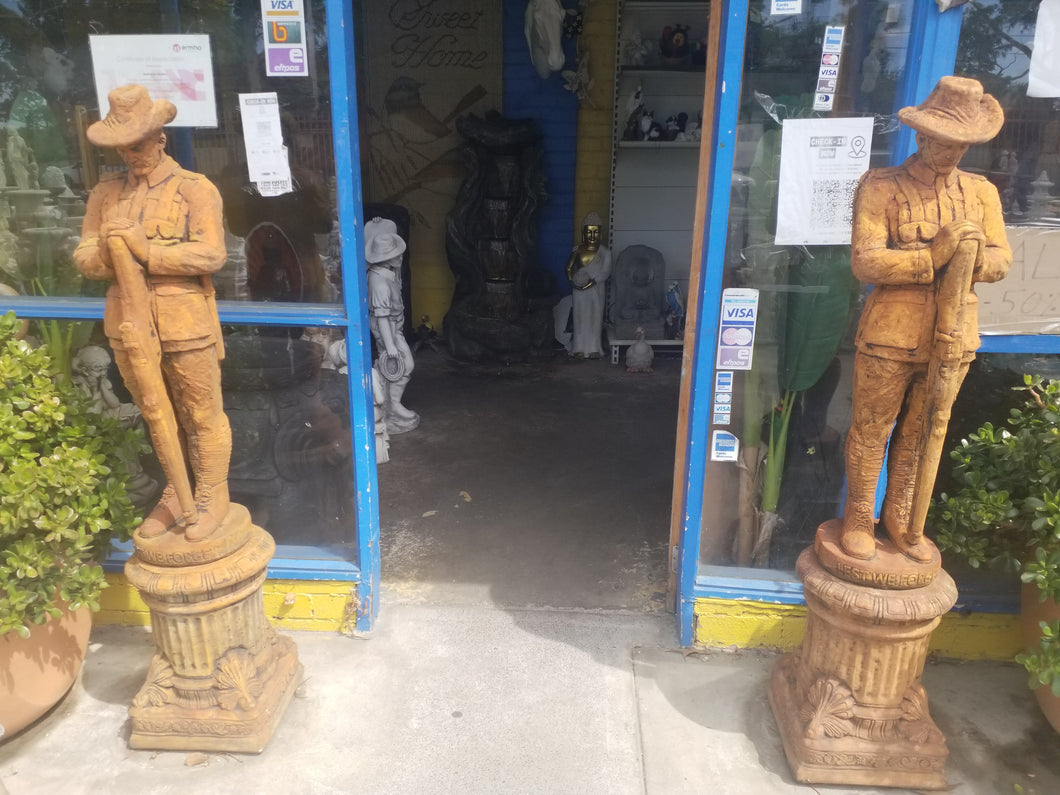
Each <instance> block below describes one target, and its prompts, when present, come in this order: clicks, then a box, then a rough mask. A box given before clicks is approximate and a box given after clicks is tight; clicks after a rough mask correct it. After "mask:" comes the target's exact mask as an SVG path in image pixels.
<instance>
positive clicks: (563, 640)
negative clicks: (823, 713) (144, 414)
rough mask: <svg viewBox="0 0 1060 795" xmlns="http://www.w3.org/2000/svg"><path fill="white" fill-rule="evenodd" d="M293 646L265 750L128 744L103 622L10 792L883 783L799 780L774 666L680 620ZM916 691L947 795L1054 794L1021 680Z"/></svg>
mask: <svg viewBox="0 0 1060 795" xmlns="http://www.w3.org/2000/svg"><path fill="white" fill-rule="evenodd" d="M290 634H291V635H292V636H293V637H294V638H295V640H296V642H297V644H298V648H299V652H300V655H301V659H302V661H303V663H304V665H305V679H304V682H303V684H302V686H301V687H300V688H299V690H298V693H297V695H296V698H295V699H294V700H293V701H292V703H291V705H290V707H289V708H288V710H287V713H286V715H285V716H284V719H283V721H282V723H281V724H280V727H279V729H278V730H277V733H276V735H275V736H274V737H273V739H272V741H271V743H270V745H269V747H268V748H267V749H266V751H265V752H264V753H263V754H261V755H259V756H235V755H227V754H206V755H203V754H188V753H176V752H157V753H156V752H149V751H131V750H129V749H128V748H127V746H126V738H127V736H128V731H129V729H128V724H127V715H126V709H127V707H128V704H129V702H130V701H131V699H132V697H133V695H134V693H135V692H136V690H137V689H138V688H139V686H140V684H141V683H142V682H143V680H144V676H145V674H146V668H147V663H148V660H149V658H150V656H151V651H152V641H151V637H150V635H149V634H148V633H147V632H146V631H143V630H136V629H124V628H112V627H107V628H100V629H97V630H96V631H95V632H94V633H93V636H92V643H91V647H90V653H89V657H88V660H87V662H86V665H85V668H84V672H83V674H82V677H81V679H80V680H79V682H78V683H77V684H76V685H75V686H74V689H73V690H72V691H71V693H70V694H69V695H68V696H67V698H66V699H65V700H64V701H63V702H62V703H61V704H60V705H59V706H58V707H57V708H56V709H55V710H54V711H53V712H52V713H51V714H50V715H48V716H46V717H45V718H44V719H43V720H42V721H40V722H39V723H38V724H37V725H35V726H34V727H32V728H30V729H29V730H27V731H26V732H24V733H23V734H21V735H20V736H18V737H15V738H12V739H10V740H9V741H8V742H6V743H4V744H3V745H0V793H2V792H4V791H5V788H6V792H7V793H9V794H10V795H42V794H45V793H62V795H74V794H75V793H138V794H139V793H196V794H197V795H198V794H199V793H203V794H205V793H231V792H242V793H346V792H356V793H462V794H463V793H575V794H576V795H588V794H589V793H608V795H611V794H615V795H617V794H619V793H645V792H646V793H652V794H653V795H654V794H655V793H659V794H660V795H662V794H663V793H665V794H666V795H670V794H671V793H698V794H702V793H748V795H750V794H751V793H754V795H760V794H762V793H790V792H807V793H810V792H830V793H845V792H872V791H874V790H870V789H845V788H841V787H839V788H837V787H817V788H813V787H806V786H800V785H797V784H795V783H794V781H793V780H792V778H791V774H790V772H789V771H788V767H787V764H786V762H785V760H784V754H783V750H782V748H781V744H780V739H779V735H778V733H777V730H776V727H775V725H774V722H773V718H772V715H771V713H770V711H769V706H768V703H767V701H766V683H767V680H768V677H769V671H770V668H771V666H772V664H773V662H774V660H775V659H776V657H775V655H772V654H764V653H752V652H742V653H741V652H736V653H729V652H720V651H719V652H711V653H709V654H688V655H685V654H682V652H681V650H680V649H678V648H677V647H676V641H675V635H674V631H673V620H672V618H671V617H670V616H665V615H656V614H632V613H620V612H589V611H561V610H516V609H507V610H501V609H496V608H489V607H460V606H445V607H440V606H428V605H409V604H389V605H386V606H385V610H384V612H383V615H382V619H381V622H380V626H379V629H378V630H377V631H376V632H375V633H374V635H373V637H372V638H370V639H368V640H353V639H349V638H345V637H341V636H338V635H331V634H323V633H290ZM925 684H926V686H927V689H928V694H929V696H930V697H931V708H932V714H933V715H934V717H935V719H936V722H937V723H938V724H939V726H940V728H941V729H942V730H943V732H944V733H945V734H946V736H947V738H948V741H949V746H950V754H951V755H950V763H949V767H948V771H947V773H948V777H949V780H950V782H951V783H952V784H953V789H952V790H951V791H953V792H957V793H975V794H976V795H978V794H979V793H982V794H983V795H988V794H989V795H995V794H996V793H1018V792H1023V793H1028V794H1030V793H1041V794H1042V795H1044V794H1045V793H1056V792H1060V738H1058V737H1057V735H1056V734H1055V733H1054V732H1053V731H1052V730H1051V729H1050V728H1049V726H1048V724H1046V723H1045V721H1044V720H1043V719H1042V718H1041V717H1040V716H1039V713H1038V712H1037V708H1036V706H1035V704H1034V701H1033V696H1032V694H1031V693H1030V691H1028V690H1027V688H1026V684H1025V676H1024V673H1023V670H1022V669H1021V668H1017V667H1015V666H1011V665H1001V664H996V663H963V664H962V663H946V662H942V663H933V664H931V665H930V666H929V669H928V671H927V673H926V675H925ZM193 763H194V764H193ZM885 791H887V792H898V791H897V790H885Z"/></svg>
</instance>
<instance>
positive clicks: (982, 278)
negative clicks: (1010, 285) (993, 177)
mask: <svg viewBox="0 0 1060 795" xmlns="http://www.w3.org/2000/svg"><path fill="white" fill-rule="evenodd" d="M978 193H979V202H980V204H981V205H982V208H983V232H984V234H985V235H986V246H984V247H983V262H982V265H980V267H979V269H978V270H977V271H976V273H975V276H974V279H975V281H977V282H997V281H1000V280H1001V279H1004V278H1005V276H1006V275H1007V274H1008V269H1009V266H1011V265H1012V248H1011V247H1010V246H1009V243H1008V234H1007V233H1006V232H1005V220H1004V214H1003V213H1002V211H1001V199H1000V197H999V196H998V195H997V188H995V187H994V186H993V185H991V184H990V183H989V182H986V181H985V180H984V181H983V182H982V184H981V185H980V187H979V191H978Z"/></svg>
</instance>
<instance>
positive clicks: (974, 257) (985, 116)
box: [841, 77, 1012, 563]
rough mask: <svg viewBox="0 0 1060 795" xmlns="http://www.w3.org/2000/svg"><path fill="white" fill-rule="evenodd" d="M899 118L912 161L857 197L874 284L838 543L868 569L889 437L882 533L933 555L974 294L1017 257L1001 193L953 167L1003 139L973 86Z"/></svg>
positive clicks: (950, 82)
mask: <svg viewBox="0 0 1060 795" xmlns="http://www.w3.org/2000/svg"><path fill="white" fill-rule="evenodd" d="M898 118H899V119H901V120H902V121H903V122H904V123H905V124H908V125H909V126H910V127H912V128H913V129H914V130H916V131H917V136H916V142H917V152H916V153H915V154H913V155H912V156H911V157H910V158H909V159H908V160H906V161H905V163H903V164H902V165H901V166H897V167H894V168H882V169H873V170H872V171H869V172H868V173H867V174H866V175H865V176H864V177H863V178H862V180H861V183H860V184H859V186H858V189H857V192H856V194H855V197H854V228H853V235H852V239H851V265H852V267H853V270H854V274H855V275H856V276H857V277H858V278H859V279H861V280H862V281H863V282H869V283H871V284H873V285H875V287H874V289H873V290H872V292H871V293H870V295H869V298H868V302H867V303H866V305H865V310H864V312H863V313H862V316H861V323H860V325H859V326H858V333H857V354H856V358H855V363H854V387H853V393H854V394H853V400H854V404H853V415H852V419H851V427H850V434H849V436H848V437H847V443H846V476H847V502H846V511H845V515H844V518H843V528H842V535H841V546H842V548H843V551H844V552H845V553H846V554H847V555H850V556H851V557H854V558H859V559H862V560H867V559H870V558H872V557H874V555H875V553H876V541H875V537H874V525H873V514H874V497H875V491H876V482H877V478H878V475H879V473H880V468H881V466H882V463H883V459H884V453H885V450H886V449H887V440H888V437H890V439H891V441H890V452H889V454H888V470H887V494H886V497H885V499H884V503H883V511H882V517H881V518H882V523H883V526H884V528H885V529H886V530H887V534H888V535H889V536H890V538H891V540H892V541H893V542H894V544H895V546H896V547H897V548H898V549H899V550H900V551H901V552H903V553H904V554H905V555H906V556H907V557H908V558H910V559H912V560H913V561H915V562H918V563H926V562H928V561H930V560H931V559H932V556H933V555H934V554H937V552H935V551H934V545H933V544H931V542H930V541H929V540H925V538H924V534H923V533H924V527H923V523H924V516H923V514H924V512H925V511H926V501H927V499H929V498H930V492H931V489H932V487H933V485H934V479H935V472H936V470H937V467H938V460H939V457H940V453H941V444H942V439H943V438H944V435H945V428H946V424H947V422H948V420H949V411H950V406H951V404H952V402H953V398H954V397H955V396H956V393H957V390H958V389H959V388H960V384H961V382H962V381H963V379H964V376H965V375H966V373H967V371H968V364H969V362H970V361H971V360H972V359H973V358H974V355H975V350H976V349H977V348H978V347H979V335H978V325H977V322H976V308H977V299H976V297H975V292H974V290H973V289H972V285H973V283H974V282H994V281H997V280H999V279H1001V278H1002V277H1004V276H1005V274H1006V273H1007V272H1008V268H1009V265H1010V263H1011V261H1012V252H1011V250H1010V249H1009V245H1008V241H1007V239H1006V237H1005V226H1004V220H1003V217H1002V213H1001V202H1000V199H999V197H998V193H997V189H996V188H995V187H994V186H993V185H992V184H991V183H990V182H988V181H987V180H986V179H985V178H983V177H981V176H977V175H975V174H970V173H967V172H964V171H960V170H959V169H958V168H957V164H958V163H959V162H960V160H961V158H962V157H963V156H964V153H965V152H966V151H967V150H968V147H969V146H970V145H972V144H977V143H983V142H985V141H988V140H990V139H991V138H993V137H994V136H995V135H997V133H998V131H999V130H1000V129H1001V125H1002V123H1003V121H1004V115H1003V113H1002V110H1001V106H1000V105H999V104H998V102H997V101H996V100H995V99H994V98H993V97H991V96H990V95H989V94H984V93H983V88H982V86H981V85H980V84H979V83H978V82H977V81H975V80H970V79H967V78H961V77H943V78H942V79H941V80H940V81H939V83H938V85H937V86H936V87H935V89H934V90H933V91H932V92H931V95H930V96H929V97H928V98H927V99H926V100H925V101H924V102H923V103H921V104H920V105H918V106H916V107H907V108H903V109H902V110H900V111H899V112H898ZM896 421H897V424H895V423H896ZM892 427H893V428H894V432H893V434H892V432H891V430H892Z"/></svg>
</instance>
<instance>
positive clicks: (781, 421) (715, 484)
mask: <svg viewBox="0 0 1060 795" xmlns="http://www.w3.org/2000/svg"><path fill="white" fill-rule="evenodd" d="M912 5H913V4H912V3H911V2H908V1H907V2H868V3H856V4H848V3H845V2H841V1H840V0H833V1H832V2H823V3H803V4H802V5H801V10H800V11H798V13H793V14H782V13H771V12H772V11H774V10H779V9H778V8H777V4H770V3H764V2H752V9H751V13H750V15H749V22H748V29H747V44H746V52H745V53H744V67H743V79H742V85H741V95H740V96H741V108H740V116H739V123H738V127H737V149H736V163H735V169H734V173H733V180H732V195H731V208H730V214H729V224H728V238H727V242H726V253H725V263H724V276H723V284H722V287H723V290H724V292H723V297H722V314H723V316H724V312H725V309H726V307H730V308H737V309H739V308H740V302H741V300H742V298H743V296H746V295H747V294H748V291H754V293H753V294H754V295H756V296H757V309H756V311H757V319H756V323H755V328H754V341H753V345H751V344H750V342H749V340H748V337H747V335H746V334H744V335H742V336H741V334H740V333H739V330H738V329H736V330H734V331H733V332H732V333H731V334H728V333H727V331H726V329H724V328H723V329H722V330H721V333H720V334H719V349H720V350H723V349H724V348H725V346H726V343H727V342H731V343H732V350H731V351H730V352H729V353H727V354H726V357H730V356H731V358H728V359H721V357H719V361H718V366H717V369H718V371H719V378H731V381H732V392H731V393H730V394H729V395H727V396H728V397H730V401H731V402H730V401H720V402H721V404H722V408H724V406H725V405H726V404H727V405H729V406H731V411H730V410H717V409H716V410H715V411H714V412H712V415H711V424H710V431H709V433H710V439H711V449H712V451H713V450H714V448H715V447H716V446H717V447H718V452H719V453H721V454H720V455H717V456H714V455H713V454H712V455H710V456H708V458H710V459H714V458H716V459H719V460H708V462H707V464H706V476H705V484H704V515H703V518H702V523H701V527H702V528H703V531H702V538H701V545H700V562H701V563H702V564H735V565H739V566H757V567H768V568H779V569H792V568H794V564H795V559H796V557H797V556H798V554H799V553H800V552H801V551H802V550H803V549H804V548H805V547H806V546H807V545H808V544H811V543H812V542H813V537H814V533H815V532H816V530H817V527H818V525H819V524H820V523H821V522H823V521H825V520H827V519H830V518H833V517H836V516H838V515H839V514H840V511H841V505H842V495H843V442H844V439H845V435H846V431H847V428H848V427H849V423H850V389H851V387H850V381H851V377H852V368H853V354H854V346H853V336H854V329H855V328H856V324H857V317H858V313H859V311H860V306H861V303H862V301H863V298H864V294H865V290H864V288H863V287H862V286H861V285H860V284H859V283H858V281H857V280H856V279H855V278H854V277H853V275H852V273H851V270H850V245H849V242H850V234H849V233H850V202H851V199H852V196H853V188H854V185H855V184H856V179H857V174H855V175H854V176H853V177H852V176H851V170H852V169H853V170H857V169H861V170H863V169H864V168H865V167H870V166H871V167H878V166H884V165H887V164H888V161H889V157H890V150H891V147H892V146H893V140H894V138H895V136H894V135H893V133H894V132H895V131H896V130H897V129H898V122H897V119H896V118H895V116H894V112H895V90H896V85H897V84H898V82H899V80H900V79H901V77H902V70H903V68H904V64H905V60H906V46H907V43H908V39H909V20H910V15H911V12H912ZM789 136H790V137H789ZM782 144H783V146H782ZM778 222H779V227H778ZM844 228H845V238H844V237H843V234H842V233H841V232H837V230H842V229H844ZM804 232H805V233H807V235H808V236H806V237H802V235H803V233H804ZM811 233H812V234H811ZM837 235H838V237H837ZM745 357H750V365H751V366H750V368H749V369H747V367H746V365H747V358H745ZM726 361H728V363H726ZM726 371H728V373H729V375H722V374H723V373H725V372H726ZM718 434H721V436H720V437H719V436H718ZM725 434H729V435H731V436H733V437H735V438H736V440H738V449H739V453H738V457H737V459H736V460H732V457H731V456H726V455H724V453H725V450H724V447H723V446H718V445H716V443H715V442H714V440H716V439H718V438H726V437H725Z"/></svg>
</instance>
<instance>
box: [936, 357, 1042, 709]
mask: <svg viewBox="0 0 1060 795" xmlns="http://www.w3.org/2000/svg"><path fill="white" fill-rule="evenodd" d="M1023 380H1024V386H1023V387H1021V389H1024V390H1026V392H1027V395H1028V397H1027V400H1026V401H1025V402H1024V404H1023V406H1022V407H1020V408H1015V409H1012V410H1011V412H1010V414H1011V416H1010V417H1009V420H1008V423H1007V424H1006V426H1005V427H1004V428H995V427H994V426H993V425H992V424H990V423H985V424H984V425H983V426H982V427H981V428H979V430H978V431H977V432H976V433H973V434H970V435H969V436H968V438H967V439H962V440H961V443H960V444H959V445H958V446H957V448H956V449H955V450H953V451H952V452H951V453H950V457H951V459H952V460H953V462H954V465H953V482H954V483H955V484H956V485H957V488H956V489H955V491H954V493H953V494H952V495H950V494H946V493H943V494H940V495H939V496H938V498H937V499H936V500H935V501H934V502H933V503H932V506H931V513H930V514H929V518H928V522H929V526H932V527H934V528H935V529H936V530H937V532H938V535H937V538H936V540H937V542H938V545H939V547H940V548H941V549H942V550H943V551H946V552H951V553H955V554H958V555H961V556H962V557H964V558H965V559H966V560H967V561H968V563H969V564H970V565H971V566H973V567H975V568H978V567H980V566H982V565H984V564H990V565H997V566H1001V567H1004V568H1007V569H1009V570H1011V571H1014V572H1018V573H1019V575H1020V579H1021V580H1022V581H1023V582H1025V583H1033V584H1034V585H1036V586H1037V588H1038V594H1039V599H1040V600H1041V601H1043V602H1044V601H1045V600H1046V599H1050V598H1051V599H1057V600H1060V381H1046V380H1044V379H1042V378H1037V377H1033V376H1029V375H1025V376H1024V377H1023ZM1042 629H1043V632H1042V637H1041V641H1040V644H1039V648H1037V649H1028V650H1027V651H1026V652H1024V653H1023V654H1020V655H1019V656H1018V657H1017V658H1016V659H1017V661H1018V662H1020V663H1022V664H1023V665H1024V667H1026V668H1027V670H1028V672H1029V673H1030V682H1031V686H1032V687H1037V686H1039V685H1048V686H1049V687H1051V688H1052V690H1053V692H1054V693H1056V694H1057V695H1060V640H1058V638H1060V625H1058V624H1057V623H1054V624H1053V625H1048V624H1045V623H1044V622H1043V623H1042Z"/></svg>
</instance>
